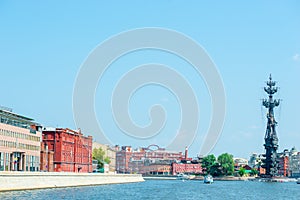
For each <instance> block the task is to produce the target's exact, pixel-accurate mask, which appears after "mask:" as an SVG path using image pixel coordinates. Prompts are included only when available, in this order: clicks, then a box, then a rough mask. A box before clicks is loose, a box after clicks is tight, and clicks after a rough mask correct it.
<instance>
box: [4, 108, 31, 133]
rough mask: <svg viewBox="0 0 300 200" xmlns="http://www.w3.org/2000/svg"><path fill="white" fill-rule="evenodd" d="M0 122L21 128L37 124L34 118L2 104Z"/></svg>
mask: <svg viewBox="0 0 300 200" xmlns="http://www.w3.org/2000/svg"><path fill="white" fill-rule="evenodd" d="M0 122H1V123H3V124H9V125H12V126H17V127H21V128H27V129H30V125H32V124H36V123H34V122H33V119H31V118H29V117H25V116H22V115H19V114H16V113H13V112H12V109H10V108H5V107H2V106H0Z"/></svg>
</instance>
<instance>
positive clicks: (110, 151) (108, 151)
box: [93, 142, 116, 172]
mask: <svg viewBox="0 0 300 200" xmlns="http://www.w3.org/2000/svg"><path fill="white" fill-rule="evenodd" d="M95 148H97V149H99V148H101V149H102V150H103V151H104V152H105V157H108V158H109V159H110V163H109V171H111V172H115V171H116V150H115V148H114V147H110V146H109V145H107V144H100V143H98V142H93V149H95Z"/></svg>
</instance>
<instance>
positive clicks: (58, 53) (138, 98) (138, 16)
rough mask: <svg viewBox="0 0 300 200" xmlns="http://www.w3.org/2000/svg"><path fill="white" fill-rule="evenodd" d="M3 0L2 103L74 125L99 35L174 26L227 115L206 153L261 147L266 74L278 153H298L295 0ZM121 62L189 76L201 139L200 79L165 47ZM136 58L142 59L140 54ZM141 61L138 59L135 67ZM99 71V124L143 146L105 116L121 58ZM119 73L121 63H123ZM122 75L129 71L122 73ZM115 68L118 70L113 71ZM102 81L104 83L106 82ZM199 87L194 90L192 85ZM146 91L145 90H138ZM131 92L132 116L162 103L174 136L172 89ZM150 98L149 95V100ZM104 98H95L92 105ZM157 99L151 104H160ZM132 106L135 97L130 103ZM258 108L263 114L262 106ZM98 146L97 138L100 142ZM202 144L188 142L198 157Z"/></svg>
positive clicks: (205, 111) (299, 48) (299, 20)
mask: <svg viewBox="0 0 300 200" xmlns="http://www.w3.org/2000/svg"><path fill="white" fill-rule="evenodd" d="M107 2H109V3H103V2H98V1H82V2H81V3H80V2H78V1H76V2H74V1H63V2H62V1H43V2H40V1H8V0H2V1H0V36H1V37H0V67H1V84H0V94H1V95H0V97H1V99H0V104H1V105H4V106H8V107H12V108H13V109H14V111H15V112H17V113H20V114H23V115H26V116H29V117H32V118H34V119H35V120H36V121H37V122H39V123H41V124H44V125H45V126H59V127H70V128H74V129H75V128H77V127H75V123H74V120H73V113H72V93H73V87H74V82H75V79H76V76H77V73H78V71H79V69H80V66H81V64H82V63H83V61H84V60H85V58H86V57H87V56H88V55H89V53H90V52H91V51H92V50H93V49H94V48H95V47H96V46H97V45H98V44H100V43H101V42H103V41H104V40H105V39H107V38H109V37H111V36H112V35H115V34H118V33H119V32H123V31H126V30H130V29H134V28H142V27H162V28H168V29H173V30H176V31H179V32H181V33H183V34H185V35H187V36H189V37H191V38H193V39H194V40H195V41H197V42H198V43H199V44H200V45H202V46H203V47H204V48H205V49H206V51H207V52H208V54H209V55H210V56H211V58H212V59H213V61H214V62H215V64H216V65H217V67H218V70H219V72H220V74H221V76H222V79H223V82H224V86H225V90H226V97H227V114H226V121H225V125H224V129H223V132H222V135H221V138H220V140H219V142H218V144H217V145H216V147H215V149H214V150H213V153H215V154H220V153H223V152H229V153H232V154H234V155H235V156H238V157H246V158H248V157H249V155H250V153H251V152H263V150H264V149H263V137H264V133H265V119H264V115H265V110H264V109H263V110H262V109H261V102H260V99H261V98H265V97H266V95H265V94H264V92H263V88H262V87H263V86H264V81H266V80H267V78H268V76H269V73H272V74H273V78H274V79H275V80H277V81H278V84H279V86H280V92H279V94H278V97H279V98H281V99H283V102H282V105H281V108H280V109H278V112H276V114H277V115H276V118H277V121H278V123H279V126H278V136H279V145H280V150H283V149H284V148H288V149H290V148H291V147H293V146H296V148H298V150H300V145H299V141H300V129H299V127H298V126H297V125H298V121H299V114H298V113H300V106H299V105H298V103H299V99H300V93H299V83H298V82H297V81H298V80H299V74H300V12H299V10H300V3H299V1H296V0H295V1H249V2H247V3H245V2H238V1H226V2H220V1H212V2H210V3H207V1H189V2H183V1H165V2H161V1H126V2H123V1H107ZM128 56H129V57H128V58H126V57H124V59H123V60H121V61H120V63H119V65H124V63H126V64H127V66H126V67H127V68H125V69H127V70H130V67H132V66H135V64H137V63H139V64H141V62H142V61H145V62H146V63H147V62H151V61H153V60H154V61H155V62H160V63H167V64H169V65H172V64H173V65H174V68H175V69H176V70H178V71H180V72H181V73H182V74H184V75H185V76H186V78H187V79H189V81H190V83H191V85H192V86H193V88H194V90H195V91H196V93H197V97H198V99H199V100H200V101H201V102H200V103H199V104H200V112H201V116H207V118H205V117H202V118H203V119H202V120H201V122H200V127H199V135H201V134H202V132H205V130H206V129H207V126H208V125H207V123H208V122H209V120H208V118H209V116H210V109H209V106H206V105H207V104H209V95H208V92H207V91H206V88H205V84H204V83H203V80H202V79H201V77H197V76H195V75H194V73H193V70H191V69H187V68H184V70H183V69H180V66H181V64H182V65H184V63H182V61H181V60H180V59H179V58H174V56H173V57H172V58H170V55H167V54H165V53H162V52H151V51H149V52H147V51H144V52H142V53H140V54H139V53H136V54H135V55H128ZM141 57H142V58H141ZM136 60H138V61H139V62H137V63H135V61H136ZM115 65H116V66H115V68H114V67H113V66H112V69H111V74H110V73H109V72H108V73H107V76H106V77H103V78H104V79H103V80H102V83H103V84H102V85H101V83H100V86H99V87H98V90H97V95H96V102H97V103H96V105H95V108H96V110H97V116H98V120H104V121H105V120H107V121H105V124H106V127H105V128H104V130H105V131H107V132H110V131H111V133H106V134H110V135H111V136H110V137H111V140H112V141H113V142H114V143H116V144H120V145H128V144H132V145H133V146H138V145H139V144H140V145H147V141H132V140H130V139H128V138H126V137H124V136H123V135H122V133H119V132H118V130H117V128H116V127H114V126H115V125H114V124H113V123H112V122H113V121H112V120H108V118H107V116H110V115H111V113H110V110H109V109H108V108H109V107H107V106H105V105H109V104H108V103H109V98H108V97H109V93H110V92H111V90H112V88H113V83H114V82H115V81H117V80H118V78H116V77H115V76H117V75H120V76H122V74H121V72H122V70H121V71H120V70H118V67H117V65H118V63H116V64H115ZM123 71H124V69H123ZM125 71H126V70H125ZM118 73H119V74H118ZM105 81H107V82H105ZM198 86H199V87H198ZM143 90H144V93H143ZM143 90H141V91H140V92H141V93H137V94H136V95H134V96H133V100H132V101H131V104H130V112H132V118H133V119H135V121H136V123H137V124H140V125H145V124H147V123H149V122H148V121H147V119H148V118H147V116H148V115H147V114H148V113H147V112H148V109H149V106H151V105H152V104H153V103H160V104H162V105H165V106H166V110H167V113H168V116H170V121H169V122H168V124H167V126H166V130H165V131H164V133H162V135H160V138H156V139H155V138H154V139H153V141H148V142H157V143H158V144H160V145H162V146H163V145H164V142H163V140H164V134H167V135H168V134H172V133H173V132H175V131H176V129H177V128H178V127H176V126H172V124H178V122H179V121H180V119H179V118H178V117H176V115H177V114H178V112H179V108H178V103H177V102H176V99H175V98H174V96H172V94H170V92H168V91H167V90H164V89H162V88H159V87H155V86H149V88H147V87H145V88H143ZM150 97H151V98H150ZM102 101H104V102H106V103H103V104H101V103H99V102H102ZM157 101H158V102H157ZM132 102H134V103H132ZM262 111H263V112H262ZM99 142H101V141H99ZM200 144H201V137H200V136H199V137H198V138H196V140H195V142H194V144H193V145H192V146H191V156H195V155H196V154H197V152H198V149H199V145H200Z"/></svg>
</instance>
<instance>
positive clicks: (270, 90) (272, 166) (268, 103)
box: [262, 74, 280, 177]
mask: <svg viewBox="0 0 300 200" xmlns="http://www.w3.org/2000/svg"><path fill="white" fill-rule="evenodd" d="M266 83H267V87H264V90H265V92H266V93H267V94H268V95H269V98H268V99H263V100H262V105H263V106H264V107H266V108H267V109H268V112H267V120H268V121H267V128H266V134H265V144H264V147H265V149H266V154H264V155H263V156H264V157H265V159H264V160H263V165H262V167H263V168H264V169H265V174H264V175H263V176H264V177H273V176H275V175H276V174H277V173H278V162H277V152H276V151H277V149H278V137H277V134H276V125H277V122H276V120H275V116H274V108H275V107H277V106H279V103H280V100H279V99H273V95H274V94H275V93H276V92H277V90H278V88H277V87H275V85H276V82H275V81H272V76H271V74H270V77H269V81H267V82H266Z"/></svg>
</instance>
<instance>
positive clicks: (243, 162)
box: [233, 158, 248, 170]
mask: <svg viewBox="0 0 300 200" xmlns="http://www.w3.org/2000/svg"><path fill="white" fill-rule="evenodd" d="M233 162H234V169H235V170H239V169H240V168H241V167H244V166H245V165H248V160H247V159H245V158H233Z"/></svg>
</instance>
